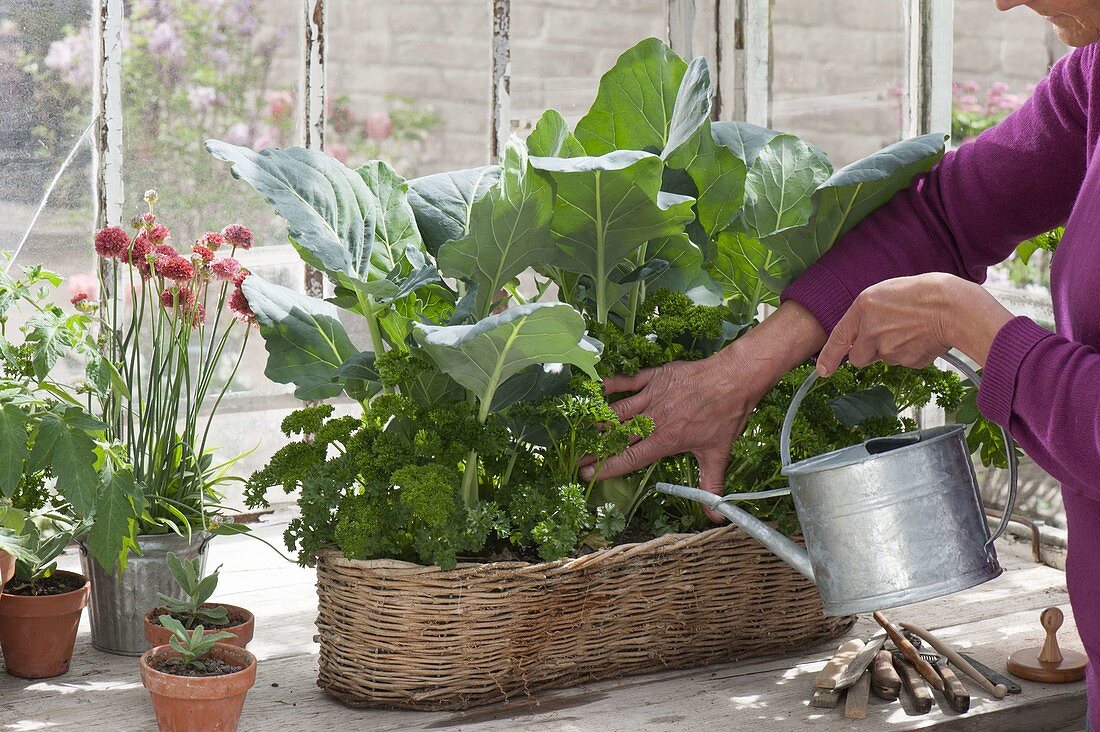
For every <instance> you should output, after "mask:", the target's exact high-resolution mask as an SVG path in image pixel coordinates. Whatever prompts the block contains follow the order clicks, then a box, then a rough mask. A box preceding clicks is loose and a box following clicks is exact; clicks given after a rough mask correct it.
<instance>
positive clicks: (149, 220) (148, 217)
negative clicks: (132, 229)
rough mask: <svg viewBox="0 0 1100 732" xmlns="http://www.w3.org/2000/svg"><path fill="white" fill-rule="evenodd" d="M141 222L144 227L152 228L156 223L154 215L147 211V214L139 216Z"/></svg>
mask: <svg viewBox="0 0 1100 732" xmlns="http://www.w3.org/2000/svg"><path fill="white" fill-rule="evenodd" d="M141 221H142V223H143V224H145V225H146V226H152V225H153V224H155V223H157V217H156V214H154V213H153V212H152V211H149V212H148V213H144V214H142V216H141Z"/></svg>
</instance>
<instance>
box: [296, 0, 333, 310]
mask: <svg viewBox="0 0 1100 732" xmlns="http://www.w3.org/2000/svg"><path fill="white" fill-rule="evenodd" d="M327 25H328V3H327V2H326V0H302V55H301V69H300V75H301V80H300V83H299V86H300V92H301V104H300V105H299V107H300V109H301V116H300V117H299V120H298V136H299V144H301V145H302V147H305V148H308V149H310V150H318V151H321V152H324V150H325V108H326V103H327V94H328V88H327V81H328V74H327V69H326V64H327V61H328V55H327V47H328V44H327V38H326V32H327ZM305 291H306V294H307V295H311V296H313V297H324V296H325V278H324V275H322V274H321V273H320V272H319V271H317V270H316V269H314V268H313V267H310V266H309V265H306V268H305Z"/></svg>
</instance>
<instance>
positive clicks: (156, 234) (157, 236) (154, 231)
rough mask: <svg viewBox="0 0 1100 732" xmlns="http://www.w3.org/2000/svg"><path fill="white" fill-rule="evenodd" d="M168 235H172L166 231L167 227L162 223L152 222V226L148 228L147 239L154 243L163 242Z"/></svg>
mask: <svg viewBox="0 0 1100 732" xmlns="http://www.w3.org/2000/svg"><path fill="white" fill-rule="evenodd" d="M170 236H172V235H171V234H170V233H168V227H167V226H165V225H164V224H154V225H153V228H151V229H149V241H151V242H153V244H154V245H157V244H163V243H164V242H165V241H167V240H168V237H170Z"/></svg>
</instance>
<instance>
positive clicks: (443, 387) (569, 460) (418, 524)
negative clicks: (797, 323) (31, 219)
mask: <svg viewBox="0 0 1100 732" xmlns="http://www.w3.org/2000/svg"><path fill="white" fill-rule="evenodd" d="M712 97H713V87H712V84H711V79H710V74H709V71H708V69H707V63H706V60H705V59H702V58H699V59H695V60H694V61H692V62H690V63H687V62H685V61H683V60H682V59H680V58H679V57H678V56H676V54H674V53H673V52H672V51H671V50H670V49H669V48H668V47H667V46H665V44H663V43H662V42H660V41H658V40H657V39H648V40H645V41H642V42H641V43H639V44H638V45H637V46H635V47H634V48H631V49H630V50H628V51H627V52H626V53H624V54H623V55H622V56H621V57H620V58H619V60H618V62H617V63H616V64H615V66H614V67H613V68H612V69H611V70H610V71H608V72H607V74H605V75H604V77H603V79H602V81H601V82H600V86H599V90H598V92H597V95H596V99H595V101H594V103H593V105H592V108H591V110H590V111H589V112H588V113H587V114H586V115H585V116H584V117H583V118H582V119H581V120H580V121H579V122H578V123H577V125H576V126H575V127H573V128H572V129H571V128H570V126H569V125H568V124H567V122H566V120H565V118H564V117H563V116H562V115H561V114H559V113H558V112H556V111H553V110H550V111H547V112H546V113H545V114H543V115H542V117H541V118H540V119H539V120H538V123H537V125H536V126H535V128H534V131H533V132H532V133H531V135H530V136H529V137H528V138H527V139H526V140H522V139H519V138H518V137H513V138H512V139H510V140H509V141H508V142H507V144H506V146H505V147H504V150H503V152H502V155H501V159H500V162H499V164H497V165H487V166H483V167H480V168H474V169H469V170H459V171H451V172H444V173H439V174H435V175H429V176H426V177H422V178H417V179H414V180H409V181H407V180H405V179H403V178H402V177H401V176H400V175H399V174H398V173H397V172H396V171H395V170H394V169H393V168H391V167H390V166H389V165H388V164H387V163H385V162H383V161H372V162H370V163H368V164H366V165H364V166H363V167H361V168H358V169H356V170H352V169H349V168H347V167H345V166H344V165H342V164H341V163H339V162H338V161H336V160H334V159H333V158H331V157H327V156H325V155H324V154H322V153H319V152H316V151H311V150H303V149H287V150H277V149H266V150H262V151H260V152H255V151H252V150H248V149H246V148H242V147H237V146H234V145H231V144H227V143H224V142H217V141H210V142H208V143H207V148H208V149H209V151H210V152H211V153H212V154H213V155H214V156H215V157H216V158H218V159H220V160H224V161H226V162H228V163H230V164H231V166H232V173H233V175H234V176H235V177H237V178H239V179H241V180H243V181H245V182H246V183H248V184H249V185H250V186H252V187H253V188H254V189H255V190H256V191H257V192H258V193H259V194H260V195H261V196H263V197H264V198H265V199H266V200H267V201H268V202H269V203H270V204H271V205H272V206H273V207H274V208H275V211H276V212H277V213H278V214H279V215H280V216H282V217H283V218H284V219H285V220H286V222H287V226H288V233H289V238H290V242H291V244H292V245H293V246H294V248H295V249H296V250H297V251H298V253H299V255H300V256H301V257H302V259H303V261H304V262H305V263H306V264H308V265H310V266H311V267H314V268H316V269H318V270H320V271H321V272H323V273H324V274H325V276H326V277H327V278H328V280H329V283H330V285H331V291H332V293H333V294H332V296H331V297H329V298H327V299H325V300H321V299H317V298H313V297H308V296H306V295H303V294H301V293H299V292H297V291H295V290H291V289H288V288H285V287H282V286H279V285H276V284H274V283H272V282H268V281H266V280H264V279H262V278H260V277H258V276H256V275H251V276H249V277H247V278H246V279H245V280H244V281H243V284H242V291H243V294H244V295H245V296H246V297H247V300H248V305H249V308H250V309H251V311H252V312H254V313H255V316H256V322H257V323H258V324H259V330H260V335H261V336H262V337H263V338H264V340H265V342H266V345H267V351H268V363H267V372H266V373H267V375H268V377H270V378H271V379H273V380H274V381H277V382H280V383H292V384H294V386H295V388H296V391H295V393H296V394H297V396H298V397H300V398H301V399H304V400H322V399H327V398H330V397H335V396H338V395H340V394H345V395H347V396H349V397H351V398H352V399H354V400H356V401H358V402H359V403H360V404H361V405H362V414H361V416H356V417H336V418H333V417H332V412H331V408H324V407H309V408H307V409H305V410H303V411H301V412H299V413H297V414H296V415H292V417H290V418H288V421H287V422H285V423H284V425H283V426H284V431H285V432H286V434H287V436H288V437H291V438H294V440H295V441H293V442H291V443H289V444H288V445H286V446H285V447H284V448H283V449H281V450H280V451H279V452H278V453H276V455H275V456H274V457H273V458H272V460H271V462H270V463H269V464H268V466H267V467H265V468H264V469H263V470H261V471H258V472H257V473H256V474H255V475H253V476H252V479H251V481H250V485H249V498H250V500H251V502H252V503H254V504H257V505H258V504H262V503H263V502H264V501H265V500H266V498H265V492H266V490H267V489H268V488H269V487H270V486H274V485H281V486H283V487H284V488H285V489H286V490H288V491H293V490H300V491H301V494H300V495H301V499H300V504H301V507H302V515H301V516H300V517H299V518H296V519H295V520H294V521H293V522H292V523H291V525H290V528H289V529H288V532H287V537H286V538H287V542H288V546H289V547H290V548H292V549H297V550H298V552H299V558H300V559H301V560H302V561H308V560H309V558H310V557H311V556H312V554H313V553H315V552H316V551H319V550H321V549H323V548H324V547H326V546H330V545H333V544H335V545H336V546H338V547H339V548H340V549H341V550H343V551H344V553H345V554H346V555H348V556H351V557H357V558H373V557H394V558H399V559H409V560H412V561H421V562H425V563H436V564H440V565H442V566H453V565H454V563H455V562H457V561H458V560H459V559H460V558H461V557H463V556H472V557H486V556H502V555H509V554H511V555H516V554H518V555H519V556H521V557H532V558H533V557H536V556H537V557H539V558H542V559H553V558H556V557H560V556H565V555H568V554H570V553H572V552H575V551H577V550H578V548H579V547H580V546H581V545H582V544H584V545H587V546H593V547H594V546H602V545H605V544H606V543H608V542H610V541H613V540H616V539H617V538H619V537H621V536H643V537H644V536H646V535H650V536H651V535H653V533H654V532H657V531H663V530H669V528H670V527H672V528H674V526H673V524H676V525H678V526H679V525H682V524H677V523H676V522H675V521H671V522H670V521H669V520H666V517H664V514H663V513H661V512H662V511H663V510H664V509H663V508H662V506H664V505H666V504H664V503H661V501H663V500H664V499H662V498H650V499H649V500H646V498H647V497H648V496H650V494H651V493H652V491H651V490H650V486H651V478H652V476H653V474H654V471H658V470H664V471H666V472H665V473H663V474H665V475H668V474H670V473H669V471H672V473H671V474H673V475H675V477H676V478H677V479H678V480H681V481H682V482H691V481H692V480H693V479H694V470H693V469H692V468H691V467H690V466H689V465H688V464H689V463H690V458H688V457H679V458H672V459H670V462H668V463H667V464H666V463H663V464H662V466H654V467H653V468H650V469H649V470H648V471H643V472H642V473H639V474H637V475H634V476H628V477H627V478H625V479H623V480H621V481H616V482H608V483H606V484H594V483H585V482H584V481H582V480H580V477H579V472H578V468H577V461H578V458H579V457H580V456H582V455H584V454H588V455H593V456H595V457H596V458H597V459H600V458H602V457H606V456H608V455H612V454H615V453H617V452H619V451H621V450H623V449H624V448H625V447H626V446H627V445H628V444H630V441H631V440H634V439H638V438H643V437H645V436H646V435H648V434H649V431H650V430H651V429H652V427H653V425H652V423H650V422H649V421H648V419H647V418H644V417H643V418H638V419H635V420H631V421H630V422H628V423H626V424H623V425H620V424H618V420H617V419H615V418H614V413H613V412H612V411H611V410H610V408H609V404H608V403H607V401H606V399H605V398H604V396H603V394H602V390H601V389H600V386H599V383H598V381H599V378H600V376H605V375H607V374H609V373H613V372H620V371H632V372H633V371H637V370H638V369H641V368H645V367H650V366H659V365H662V364H665V363H668V362H669V361H673V360H676V359H690V358H703V357H705V356H708V355H710V354H713V353H714V352H715V351H717V350H718V349H720V348H721V347H723V346H724V345H726V344H727V343H729V342H730V341H732V340H733V339H735V338H737V337H738V336H739V335H740V334H742V333H743V332H745V331H746V330H747V329H748V328H751V327H752V325H753V324H754V323H755V322H756V318H757V314H758V311H759V309H760V306H761V305H763V304H775V303H776V302H777V299H778V293H779V291H780V290H781V288H782V287H783V286H784V284H785V283H787V282H789V281H790V280H791V279H792V278H794V277H797V276H798V275H799V274H801V273H802V272H803V271H804V270H805V269H806V268H807V267H808V266H809V265H810V264H812V263H813V262H814V261H816V260H817V258H818V257H820V256H821V254H822V253H824V252H825V251H826V250H827V249H828V248H829V247H830V246H832V244H833V243H834V242H835V241H836V240H837V239H838V238H839V237H841V236H843V235H844V233H846V232H847V231H849V230H850V229H851V228H852V227H853V226H855V225H856V224H857V223H858V222H859V221H860V220H861V219H862V218H863V217H865V216H866V215H867V214H869V213H870V212H871V211H872V210H874V209H875V208H876V207H878V206H880V205H881V204H883V203H885V202H886V201H887V200H888V199H889V198H890V197H891V196H893V195H894V194H895V193H896V192H898V191H900V190H902V189H903V188H905V187H906V186H908V185H909V182H910V181H911V179H912V178H913V177H914V176H915V175H918V174H920V173H923V172H926V171H928V170H929V169H930V168H931V167H932V165H934V164H935V162H936V161H937V160H939V158H940V156H941V155H942V154H943V150H944V137H943V135H926V136H923V137H919V138H916V139H913V140H907V141H904V142H900V143H898V144H895V145H892V146H890V147H889V148H887V149H886V150H883V151H882V152H880V153H876V154H874V155H872V156H870V157H868V158H865V159H863V160H860V161H858V162H856V163H854V164H852V165H849V166H847V167H845V168H842V169H840V170H838V171H834V170H833V169H832V166H831V165H830V164H829V162H828V159H827V158H826V157H825V155H824V153H822V152H821V151H820V150H818V149H817V148H815V147H814V146H812V145H810V144H809V143H807V142H805V141H803V140H800V139H798V138H797V137H795V136H793V135H789V134H784V133H781V132H777V131H773V130H768V129H764V128H761V127H756V126H754V125H749V124H745V123H740V122H715V121H713V120H712V107H711V100H712ZM347 318H356V319H360V320H361V321H362V322H363V323H364V325H365V329H366V331H367V332H368V333H369V334H370V337H371V342H372V349H373V350H370V351H360V350H359V349H358V348H356V347H355V346H354V345H353V343H352V340H351V338H350V337H349V336H348V334H347V332H346V331H345V330H344V327H343V325H342V324H341V319H347ZM879 396H880V397H881V395H879ZM851 398H852V399H853V400H855V401H859V400H865V399H867V398H868V397H867V396H866V395H859V394H857V395H852V397H851ZM872 401H873V399H872ZM877 404H878V411H877V412H876V411H874V409H872V410H870V411H869V413H871V414H881V413H882V411H883V410H884V409H885V408H886V407H885V401H884V400H882V399H881V398H880V399H879V400H878V402H877ZM891 406H893V411H892V412H891V414H890V415H889V417H890V419H891V420H892V425H891V426H890V428H891V429H893V430H895V431H896V430H900V429H901V428H902V427H903V425H902V423H901V421H899V420H898V418H897V414H898V412H897V406H896V405H894V404H893V400H891ZM858 411H859V410H855V412H858ZM769 414H770V413H769ZM834 419H835V417H834ZM609 428H610V429H609ZM767 430H768V428H767V427H765V428H764V431H765V432H767ZM778 430H779V425H778V424H775V425H772V426H771V431H770V433H771V434H772V436H774V434H777V433H778ZM298 436H300V438H299V437H298ZM731 469H734V470H735V469H737V468H736V466H734V467H733V468H731ZM759 472H760V473H761V474H763V473H764V472H765V471H763V470H761V471H759ZM768 475H770V472H768ZM743 489H746V490H750V489H751V487H750V486H744V487H743ZM643 503H644V504H646V508H645V510H644V511H642V510H640V508H639V507H640V506H642V504H643ZM654 507H656V508H654ZM655 511H656V514H660V515H655V514H654V512H655ZM700 515H701V512H700ZM642 516H644V517H645V522H644V525H643V524H642V523H639V521H640V519H638V520H635V519H637V517H642ZM662 522H663V523H662Z"/></svg>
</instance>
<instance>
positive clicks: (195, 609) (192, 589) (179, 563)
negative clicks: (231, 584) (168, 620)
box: [157, 552, 229, 630]
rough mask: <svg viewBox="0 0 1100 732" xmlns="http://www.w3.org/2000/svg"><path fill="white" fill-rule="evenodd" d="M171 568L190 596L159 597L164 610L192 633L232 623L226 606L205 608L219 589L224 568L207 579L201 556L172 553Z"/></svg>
mask: <svg viewBox="0 0 1100 732" xmlns="http://www.w3.org/2000/svg"><path fill="white" fill-rule="evenodd" d="M168 569H169V571H170V572H171V573H172V577H173V578H174V579H175V580H176V584H177V585H179V587H180V589H181V590H183V594H185V595H187V599H186V600H177V599H176V598H174V597H169V596H168V595H165V594H164V593H161V592H158V593H157V597H159V598H160V599H161V602H163V603H164V608H165V609H166V610H167V611H168V614H169V615H171V616H172V617H173V618H176V619H177V620H179V621H180V623H182V624H183V627H185V628H187V629H188V630H191V629H193V628H195V626H198V625H203V626H206V627H207V628H210V627H216V628H221V627H225V626H226V625H228V624H229V614H228V612H227V611H226V609H225V608H224V607H221V606H216V607H203V603H205V602H206V601H207V600H209V599H210V596H211V595H213V594H214V590H216V589H217V588H218V571H219V570H220V569H221V568H220V567H219V568H218V569H215V570H214V571H213V572H211V573H210V574H208V575H206V576H205V577H203V576H202V558H201V557H195V558H193V559H181V558H180V557H179V556H178V555H176V554H173V553H172V552H169V553H168ZM161 617H163V616H161Z"/></svg>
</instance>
